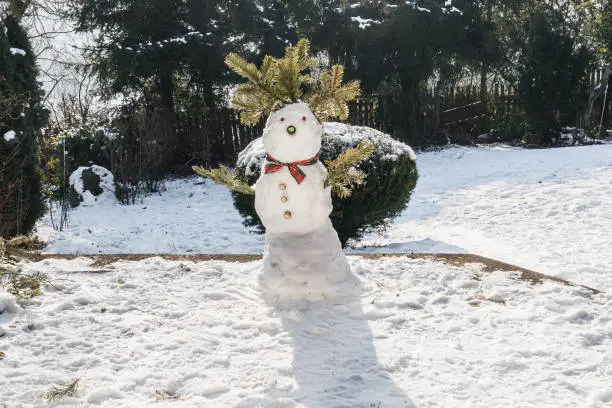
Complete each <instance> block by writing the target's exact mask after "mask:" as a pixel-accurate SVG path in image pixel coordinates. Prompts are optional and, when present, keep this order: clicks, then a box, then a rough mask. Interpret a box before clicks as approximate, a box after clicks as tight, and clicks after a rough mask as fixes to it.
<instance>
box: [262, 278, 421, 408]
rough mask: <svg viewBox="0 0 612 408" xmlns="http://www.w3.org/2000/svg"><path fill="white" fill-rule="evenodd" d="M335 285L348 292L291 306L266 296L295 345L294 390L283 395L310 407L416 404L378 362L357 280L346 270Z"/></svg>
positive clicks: (399, 407) (390, 407)
mask: <svg viewBox="0 0 612 408" xmlns="http://www.w3.org/2000/svg"><path fill="white" fill-rule="evenodd" d="M338 285H340V287H341V288H346V293H348V294H349V295H347V296H346V297H340V296H338V297H335V298H334V299H327V300H324V301H319V302H307V303H303V304H302V305H300V306H298V307H294V308H286V306H285V305H283V306H280V305H279V304H278V303H276V302H275V299H274V298H273V297H271V296H269V297H268V299H267V301H269V302H270V303H272V304H271V306H272V307H274V308H276V310H277V311H278V313H279V315H280V316H281V321H282V325H283V328H284V330H285V331H286V332H287V333H289V335H290V337H291V340H292V344H293V349H294V351H293V364H292V368H293V377H294V379H295V383H296V390H294V391H292V392H291V393H290V394H291V395H287V396H286V397H289V399H290V400H292V401H297V402H299V404H300V405H299V406H304V407H308V408H361V407H363V408H409V407H414V406H415V405H414V403H413V402H412V401H411V399H410V398H409V397H408V396H407V395H406V394H405V393H404V392H403V390H401V389H400V388H399V387H398V386H397V385H396V384H395V383H394V382H393V380H392V379H391V378H390V376H389V375H388V373H387V372H386V371H385V370H384V369H382V368H381V367H380V363H379V361H378V358H377V355H376V350H375V348H374V342H373V335H372V330H371V328H370V326H369V324H368V320H367V318H366V316H365V314H364V312H363V308H362V305H361V285H360V282H359V280H358V279H357V277H356V276H355V275H353V274H352V273H349V275H348V277H347V279H346V280H345V281H344V282H342V283H339V284H338ZM260 406H262V407H264V406H266V407H267V406H274V405H265V404H262V405H260Z"/></svg>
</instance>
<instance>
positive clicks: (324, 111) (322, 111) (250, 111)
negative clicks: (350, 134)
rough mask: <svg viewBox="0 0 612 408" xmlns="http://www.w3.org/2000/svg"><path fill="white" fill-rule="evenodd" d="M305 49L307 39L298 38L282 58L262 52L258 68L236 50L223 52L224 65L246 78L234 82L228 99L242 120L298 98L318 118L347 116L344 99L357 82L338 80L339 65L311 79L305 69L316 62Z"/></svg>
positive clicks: (249, 122) (246, 121) (355, 90)
mask: <svg viewBox="0 0 612 408" xmlns="http://www.w3.org/2000/svg"><path fill="white" fill-rule="evenodd" d="M309 50H310V42H309V41H308V40H306V39H301V40H299V41H298V42H297V44H296V45H295V46H289V47H287V48H286V49H285V56H284V57H283V58H280V59H277V58H273V57H270V56H266V57H265V58H264V60H263V62H262V64H261V67H260V68H257V66H255V65H254V64H251V63H249V62H247V61H246V60H245V59H244V58H242V57H241V56H239V55H237V54H234V53H230V54H229V55H228V56H227V58H226V59H225V63H226V64H227V66H228V67H229V68H230V69H231V70H232V71H234V72H235V73H237V74H238V75H240V76H242V77H243V78H245V79H247V80H248V81H249V82H248V83H246V84H242V85H240V86H238V88H237V89H236V92H235V93H234V97H233V99H232V107H233V108H234V109H236V110H239V111H240V121H241V122H242V123H244V124H245V125H249V126H251V125H256V124H257V123H258V122H259V121H260V120H261V119H262V118H263V117H266V116H268V115H269V114H270V113H272V112H274V111H276V110H278V109H280V108H282V107H283V106H286V105H289V104H292V103H296V102H300V101H301V100H304V101H307V102H308V103H309V104H310V105H311V106H312V108H313V112H314V113H315V115H316V116H317V118H318V119H319V120H320V121H326V120H329V119H331V118H339V119H341V120H345V119H347V118H348V113H349V111H348V105H347V102H349V101H351V100H353V99H355V98H356V97H357V96H358V95H359V93H360V91H359V82H358V81H351V82H349V83H348V84H342V78H343V76H344V69H343V68H342V67H341V66H340V65H335V66H333V67H332V69H331V71H330V72H327V73H323V74H321V76H320V77H319V78H318V79H316V80H315V79H313V78H312V77H311V75H310V73H309V72H310V71H311V70H312V69H313V68H316V67H318V65H319V62H318V61H317V59H316V58H314V57H311V56H309V55H308V52H309Z"/></svg>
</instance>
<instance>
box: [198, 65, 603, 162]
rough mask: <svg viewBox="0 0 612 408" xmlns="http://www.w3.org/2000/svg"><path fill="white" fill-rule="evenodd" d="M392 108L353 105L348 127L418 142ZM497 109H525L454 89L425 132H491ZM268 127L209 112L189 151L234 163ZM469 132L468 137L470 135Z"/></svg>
mask: <svg viewBox="0 0 612 408" xmlns="http://www.w3.org/2000/svg"><path fill="white" fill-rule="evenodd" d="M604 80H605V70H604V69H598V70H596V71H594V72H593V73H592V74H591V76H590V83H591V86H592V88H593V89H595V87H596V86H597V85H598V84H601V83H603V81H604ZM423 98H424V100H425V101H427V103H429V102H431V104H432V105H433V104H434V101H435V99H436V98H435V95H434V92H433V90H428V91H427V92H425V94H424V95H423ZM393 103H394V102H393V101H391V100H390V99H385V98H382V97H379V96H369V97H362V98H358V99H357V100H355V101H353V102H351V103H350V104H349V118H348V120H347V121H346V122H347V123H349V124H351V125H356V126H368V127H371V128H374V129H377V130H380V131H382V132H385V133H388V134H391V135H393V136H394V137H396V138H398V139H399V140H400V141H403V142H407V143H414V140H412V139H409V138H408V137H407V136H406V135H404V136H402V133H401V132H396V129H395V126H394V118H393V116H394V113H393V112H397V111H396V110H395V109H394V107H393V106H392V104H393ZM493 105H495V106H496V107H498V108H500V107H502V108H503V109H505V111H506V112H510V113H516V112H519V111H520V110H521V106H520V104H519V100H518V98H517V97H516V91H515V89H514V88H513V87H511V86H509V85H507V84H499V83H497V84H493V85H491V86H490V89H489V93H488V95H487V100H485V101H483V100H481V98H480V88H479V87H478V86H474V85H470V86H459V87H451V88H449V89H448V90H447V91H446V92H445V94H444V95H443V96H441V97H440V100H439V111H438V112H430V114H432V115H436V114H437V115H438V120H437V121H436V120H431V118H430V119H428V120H429V122H427V123H425V125H424V129H425V130H427V129H429V131H431V130H432V129H433V130H435V129H436V128H438V127H439V128H441V129H443V130H444V129H447V128H448V127H451V128H453V129H457V125H458V124H460V125H461V126H462V128H461V132H463V133H464V135H463V136H462V137H463V138H464V139H466V138H469V137H473V136H474V135H477V134H478V133H479V132H480V133H484V132H486V131H488V129H487V128H486V127H487V126H488V122H487V121H486V119H487V118H488V117H489V115H490V112H491V111H492V107H493ZM608 109H611V110H610V113H609V115H608V117H609V118H612V104H609V105H608ZM425 115H427V113H426V114H425ZM597 115H601V108H600V109H599V111H598V112H597V109H596V110H595V111H594V112H593V114H592V116H593V117H596V116H597ZM434 123H436V124H435V125H434ZM427 126H429V127H427ZM263 127H264V122H263V121H261V122H260V123H259V124H257V125H256V126H252V127H251V126H245V125H242V124H241V123H240V117H239V114H238V113H237V112H236V111H233V110H231V109H227V108H221V109H207V110H204V111H203V112H202V115H201V118H200V119H198V120H196V122H194V123H190V124H189V125H188V129H187V130H188V132H187V133H188V134H189V138H190V139H191V140H192V141H193V142H192V143H191V146H190V148H191V149H192V150H191V151H192V152H200V153H199V154H198V155H197V156H198V157H197V160H198V161H199V162H200V163H202V164H204V165H205V166H214V165H217V164H219V163H234V162H235V160H236V158H237V155H238V153H239V152H240V151H242V150H243V149H244V148H245V147H246V146H247V145H248V144H249V143H250V142H251V141H252V140H254V139H256V138H258V137H260V136H261V135H262V132H263ZM452 131H453V130H451V133H452ZM466 132H468V133H469V135H467V136H466V135H465V133H466ZM404 139H406V140H404ZM451 139H452V136H451ZM419 140H420V141H422V140H421V139H419ZM417 144H418V142H417Z"/></svg>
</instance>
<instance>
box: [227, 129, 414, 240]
mask: <svg viewBox="0 0 612 408" xmlns="http://www.w3.org/2000/svg"><path fill="white" fill-rule="evenodd" d="M362 142H371V143H374V146H375V148H376V150H375V152H374V154H373V155H372V157H370V158H369V159H368V160H365V161H364V162H362V163H361V165H360V166H359V167H360V168H361V169H362V170H363V171H364V172H365V173H366V175H367V177H366V180H365V183H364V184H363V185H361V186H357V187H355V188H354V189H353V193H352V195H351V196H350V197H348V198H345V199H340V198H338V197H337V196H336V195H335V194H333V195H332V201H333V205H334V209H333V211H332V213H331V215H330V218H331V220H332V223H333V225H334V228H335V229H336V231H337V232H338V236H339V237H340V242H342V245H343V246H346V244H347V242H348V240H350V239H358V238H359V237H361V236H362V235H363V234H364V233H366V232H368V231H372V230H375V229H379V228H384V227H385V226H387V225H388V223H389V222H390V221H391V219H392V218H393V217H395V216H396V215H398V214H399V213H400V212H401V211H402V210H403V209H404V208H405V207H406V205H407V204H408V201H409V200H410V195H411V194H412V191H413V189H414V187H415V186H416V181H417V177H418V176H417V167H416V161H415V160H416V156H415V154H414V152H413V150H412V149H411V148H410V147H409V146H407V145H405V144H403V143H400V142H398V141H396V140H394V139H392V138H391V137H390V136H389V135H386V134H384V133H382V132H379V131H377V130H374V129H371V128H367V127H361V126H350V125H346V124H342V123H326V124H324V128H323V142H322V148H321V161H322V162H323V163H325V161H326V160H333V159H335V158H336V157H338V155H339V154H340V153H342V152H343V151H345V150H346V149H348V148H351V147H356V146H357V145H359V144H360V143H362ZM265 156H266V153H265V151H264V148H263V141H262V138H259V139H256V140H254V141H253V142H251V143H250V144H249V145H248V146H247V147H246V148H245V149H244V150H243V151H242V152H241V153H240V154H239V155H238V161H237V163H236V175H237V176H238V178H240V179H241V180H243V181H245V182H247V183H248V184H249V185H252V184H255V182H256V181H257V179H258V178H259V176H260V174H261V168H262V166H263V162H264V160H265ZM233 197H234V206H235V207H236V209H238V211H239V212H240V214H241V215H242V216H243V217H244V219H245V220H244V224H245V225H247V226H258V227H259V228H260V231H264V228H263V226H262V224H261V221H260V220H259V217H258V216H257V213H256V212H255V207H254V198H253V196H252V195H245V194H241V193H237V192H233Z"/></svg>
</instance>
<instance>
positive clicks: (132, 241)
mask: <svg viewBox="0 0 612 408" xmlns="http://www.w3.org/2000/svg"><path fill="white" fill-rule="evenodd" d="M417 164H418V167H419V174H420V178H419V181H418V184H417V188H416V190H415V192H414V194H413V196H412V200H411V202H410V204H409V206H408V208H407V209H406V210H405V211H404V213H403V214H402V215H401V216H400V217H398V218H397V219H396V220H395V221H394V222H393V225H392V226H391V228H390V229H389V230H388V231H387V232H386V233H385V234H383V235H377V234H376V235H369V236H367V237H366V238H365V239H364V240H363V241H362V242H360V243H358V244H357V246H358V247H360V248H359V249H358V251H359V252H471V253H477V254H480V255H484V256H488V257H492V258H496V259H499V260H502V261H506V262H509V263H512V264H515V265H519V266H523V267H527V268H532V269H536V270H538V271H539V272H543V273H547V274H550V275H555V276H559V277H562V278H566V279H569V280H573V281H576V282H578V283H582V284H584V285H589V286H593V287H599V288H601V289H610V288H612V270H611V269H612V255H611V252H612V251H611V249H612V145H610V144H608V145H599V146H587V147H572V148H560V149H542V150H521V149H513V148H507V147H503V146H498V147H493V148H461V147H457V148H450V149H446V150H442V151H439V152H430V153H421V154H419V155H418V158H417ZM38 231H39V235H40V236H41V237H42V238H43V239H45V240H48V242H49V246H48V247H47V248H46V250H45V251H46V252H50V253H79V254H86V253H175V254H176V253H179V254H180V253H230V254H236V253H249V254H252V253H261V251H262V248H263V237H262V236H261V235H258V234H257V233H256V231H254V230H253V229H247V228H245V227H244V226H243V225H242V218H241V217H240V215H239V214H238V212H237V211H236V210H235V209H234V207H233V204H232V199H231V195H230V193H229V192H228V191H227V190H226V189H225V188H224V187H221V186H217V185H214V184H212V183H210V182H206V184H202V183H201V180H199V179H197V178H191V179H186V180H176V181H170V182H168V183H167V191H166V192H164V193H163V194H162V195H156V196H151V197H147V198H145V199H144V200H143V202H142V204H139V205H134V206H121V205H118V204H113V203H104V204H102V205H99V206H96V207H82V208H79V209H77V210H74V211H71V212H70V223H69V227H68V229H67V230H66V231H63V232H61V233H60V232H57V231H54V230H53V229H52V228H51V227H50V221H49V218H48V216H47V217H46V218H44V219H43V220H41V222H40V223H39V224H38Z"/></svg>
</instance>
